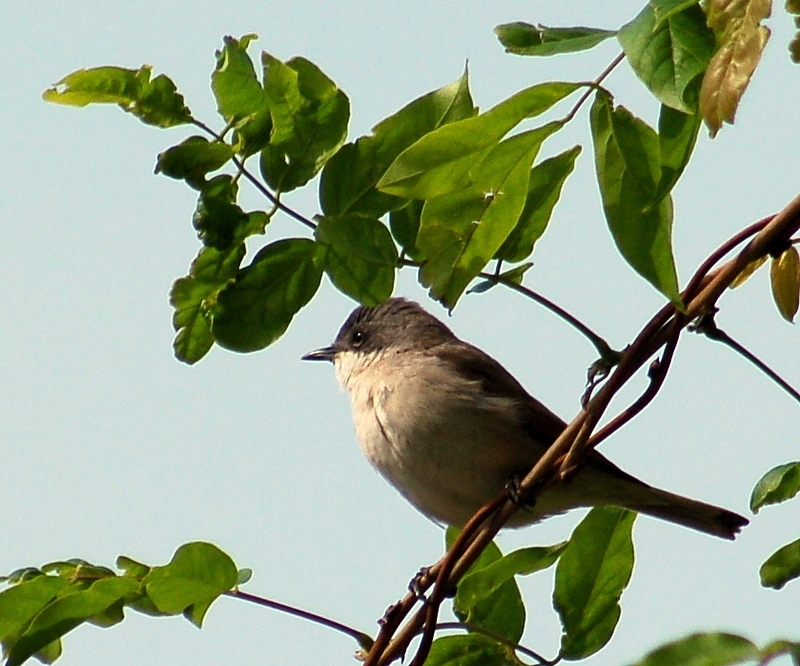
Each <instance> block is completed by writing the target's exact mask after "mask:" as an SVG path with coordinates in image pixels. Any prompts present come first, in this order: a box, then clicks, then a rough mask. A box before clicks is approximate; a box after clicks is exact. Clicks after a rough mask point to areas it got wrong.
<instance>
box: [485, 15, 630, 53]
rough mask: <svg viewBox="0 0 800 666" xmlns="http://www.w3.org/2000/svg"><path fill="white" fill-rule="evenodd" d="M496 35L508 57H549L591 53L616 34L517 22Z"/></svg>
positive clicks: (588, 29)
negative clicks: (510, 54)
mask: <svg viewBox="0 0 800 666" xmlns="http://www.w3.org/2000/svg"><path fill="white" fill-rule="evenodd" d="M494 33H495V34H496V35H497V38H498V39H499V40H500V43H501V44H502V45H503V46H505V48H506V52H507V53H515V54H517V55H529V56H550V55H556V54H558V53H574V52H576V51H585V50H586V49H591V48H594V47H595V46H597V45H598V44H600V43H601V42H603V41H605V40H606V39H608V38H609V37H613V36H614V35H616V34H617V32H616V30H601V29H600V28H583V27H577V28H548V27H547V26H544V25H531V24H530V23H523V22H521V21H518V22H516V23H504V24H503V25H498V26H497V27H496V28H495V29H494Z"/></svg>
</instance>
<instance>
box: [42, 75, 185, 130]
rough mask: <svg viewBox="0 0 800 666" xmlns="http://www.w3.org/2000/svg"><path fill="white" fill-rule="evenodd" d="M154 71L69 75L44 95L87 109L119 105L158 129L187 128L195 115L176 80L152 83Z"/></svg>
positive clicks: (164, 79) (160, 78)
mask: <svg viewBox="0 0 800 666" xmlns="http://www.w3.org/2000/svg"><path fill="white" fill-rule="evenodd" d="M151 72H152V67H149V66H147V65H144V66H142V67H141V68H139V69H123V68H122V67H96V68H94V69H79V70H77V71H75V72H73V73H72V74H68V75H67V76H65V77H64V78H63V79H61V80H60V81H59V82H58V83H56V84H55V85H54V86H53V87H52V88H48V89H47V90H45V91H44V93H43V94H42V98H43V99H44V100H45V101H47V102H54V103H56V104H68V105H70V106H86V105H87V104H118V105H119V106H120V108H121V109H122V110H123V111H127V112H128V113H132V114H133V115H134V116H136V117H137V118H139V120H141V121H142V122H143V123H146V124H148V125H156V126H157V127H174V126H175V125H184V124H186V123H188V122H191V120H192V112H191V111H189V109H188V107H187V106H186V105H185V104H184V102H183V95H181V94H179V93H178V91H177V88H176V87H175V84H174V83H173V82H172V80H171V79H170V78H169V77H167V76H165V75H164V74H159V75H158V76H157V77H156V78H154V79H153V80H152V81H151V80H150V74H151Z"/></svg>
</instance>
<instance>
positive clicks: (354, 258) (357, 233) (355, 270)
mask: <svg viewBox="0 0 800 666" xmlns="http://www.w3.org/2000/svg"><path fill="white" fill-rule="evenodd" d="M315 235H316V238H317V242H318V243H319V244H320V245H323V246H324V247H325V254H324V257H325V259H324V261H325V272H326V273H328V275H329V276H330V278H331V280H332V281H333V283H334V284H335V285H336V286H337V287H338V288H339V289H340V290H341V291H343V292H344V293H345V294H347V295H348V296H352V297H353V298H354V299H356V300H357V301H358V302H359V303H362V304H364V305H377V304H378V303H383V301H385V300H386V299H387V298H389V296H391V295H392V290H393V289H394V274H395V271H396V270H397V248H396V247H395V245H394V241H393V240H392V236H391V234H390V233H389V230H388V229H387V228H386V225H384V224H381V223H380V222H379V221H378V220H375V219H372V218H369V217H363V216H360V215H342V216H338V217H323V218H322V219H321V220H320V222H319V225H318V226H317V229H316V232H315Z"/></svg>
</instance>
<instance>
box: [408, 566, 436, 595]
mask: <svg viewBox="0 0 800 666" xmlns="http://www.w3.org/2000/svg"><path fill="white" fill-rule="evenodd" d="M430 577H431V568H430V567H422V568H421V569H420V570H419V571H418V572H417V573H416V575H415V576H414V577H413V578H412V579H411V581H410V582H409V583H408V591H409V592H411V594H413V595H414V596H415V597H416V598H417V599H419V600H420V601H421V602H422V603H427V601H428V597H427V596H425V593H424V592H423V591H422V587H423V585H422V583H423V581H425V580H426V579H430Z"/></svg>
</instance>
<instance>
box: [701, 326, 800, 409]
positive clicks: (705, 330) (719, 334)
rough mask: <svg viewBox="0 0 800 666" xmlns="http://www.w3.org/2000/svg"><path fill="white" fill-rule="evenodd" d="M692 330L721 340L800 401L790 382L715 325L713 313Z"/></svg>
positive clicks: (799, 394) (799, 396)
mask: <svg viewBox="0 0 800 666" xmlns="http://www.w3.org/2000/svg"><path fill="white" fill-rule="evenodd" d="M693 330H695V331H697V332H698V333H702V334H703V335H705V336H706V337H707V338H709V339H711V340H715V341H716V342H721V343H722V344H724V345H727V346H728V347H730V348H731V349H733V350H734V351H735V352H736V353H738V354H741V355H742V356H744V357H745V358H746V359H747V360H748V361H750V363H752V364H753V365H754V366H756V367H757V368H758V369H759V370H761V372H763V373H764V374H765V375H767V377H769V378H770V379H771V380H772V381H774V382H775V383H776V384H777V385H778V386H780V387H781V388H782V389H783V390H784V391H786V392H787V393H788V394H789V395H790V396H792V397H793V398H794V399H795V400H796V401H797V402H800V392H798V391H797V390H796V389H795V388H794V387H793V386H792V385H791V384H789V382H787V381H786V380H785V379H783V377H781V376H780V375H779V374H778V373H777V372H775V371H774V370H773V369H772V368H770V367H769V366H768V365H767V364H766V363H764V361H762V360H761V359H760V358H758V356H756V355H755V354H754V353H753V352H751V351H750V350H749V349H747V348H746V347H744V346H743V345H742V344H741V343H739V342H737V341H736V340H734V339H733V338H732V337H731V336H730V335H728V334H727V333H726V332H725V331H723V330H722V329H720V328H719V327H718V326H717V323H716V322H715V321H714V316H713V315H706V316H705V317H701V318H700V320H699V321H698V322H697V324H696V325H695V327H694V329H693Z"/></svg>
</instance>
